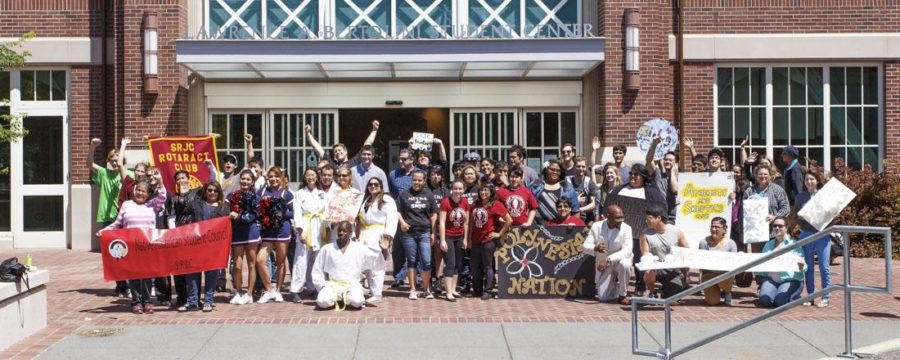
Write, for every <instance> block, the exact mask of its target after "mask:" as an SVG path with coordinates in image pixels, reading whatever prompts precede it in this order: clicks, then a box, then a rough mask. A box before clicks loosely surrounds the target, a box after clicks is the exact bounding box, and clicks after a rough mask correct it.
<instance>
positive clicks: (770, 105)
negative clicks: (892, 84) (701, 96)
mask: <svg viewBox="0 0 900 360" xmlns="http://www.w3.org/2000/svg"><path fill="white" fill-rule="evenodd" d="M779 67H788V68H791V67H794V68H798V67H802V68H809V67H821V68H822V108H823V114H822V117H823V137H824V139H823V144H822V145H821V147H822V148H823V157H822V160H823V164H821V165H822V166H823V167H824V168H825V170H827V171H831V168H832V164H833V162H834V159H832V157H831V150H832V149H833V148H834V147H836V146H840V147H843V148H846V149H849V148H860V149H863V148H866V147H873V146H866V144H865V143H864V141H863V144H860V145H843V144H842V145H832V143H831V110H832V108H833V107H832V104H831V67H844V68H846V67H874V68H876V81H877V87H878V93H877V99H878V100H877V106H878V112H877V113H878V133H879V134H878V144H877V149H878V151H877V153H878V168H877V169H874V170H876V171H882V170H883V169H884V154H885V134H884V127H885V120H884V66H883V64H881V63H877V62H798V63H792V62H722V63H715V64H713V74H712V76H713V81H712V105H713V109H712V115H713V144H715V146H720V144H719V108H720V105H719V74H718V73H719V69H720V68H763V69H764V72H765V87H766V89H765V109H766V111H765V114H766V119H765V123H766V133H765V136H766V144H765V149H766V151H765V153H766V155H767V156H768V157H769V158H773V157H774V155H775V153H776V152H775V149H776V148H777V147H778V146H776V145H774V136H773V134H774V133H773V131H774V126H773V125H774V108H775V107H776V106H775V105H774V85H773V79H772V69H773V68H779ZM847 105H848V104H846V102H845V104H843V105H835V107H844V108H846V107H847ZM781 106H782V105H779V106H778V107H781ZM860 106H861V107H865V104H860ZM730 107H733V105H731V106H730ZM804 107H806V108H808V107H809V104H806V105H804ZM807 126H808V125H807ZM736 144H740V141H736ZM722 146H727V145H722ZM735 146H739V145H735ZM779 146H781V145H779ZM804 147H805V146H804ZM814 147H818V145H815V146H814ZM737 149H738V150H739V148H737ZM846 161H847V160H846V159H845V163H846ZM860 162H861V166H865V164H866V162H865V161H864V160H863V159H861V161H860Z"/></svg>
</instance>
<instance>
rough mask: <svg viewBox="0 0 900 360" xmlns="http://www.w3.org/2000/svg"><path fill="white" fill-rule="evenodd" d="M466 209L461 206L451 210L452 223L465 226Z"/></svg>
mask: <svg viewBox="0 0 900 360" xmlns="http://www.w3.org/2000/svg"><path fill="white" fill-rule="evenodd" d="M465 213H466V212H465V211H463V209H461V208H454V209H453V210H451V211H450V224H451V225H453V226H463V220H464V219H465Z"/></svg>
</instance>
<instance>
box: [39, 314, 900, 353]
mask: <svg viewBox="0 0 900 360" xmlns="http://www.w3.org/2000/svg"><path fill="white" fill-rule="evenodd" d="M630 326H631V325H630V324H629V323H477V324H434V323H432V324H348V325H246V324H242V325H144V326H111V327H106V328H96V327H87V326H86V327H82V328H79V329H78V330H77V331H75V332H74V333H72V334H69V335H68V336H66V337H65V338H64V339H63V340H62V341H60V342H58V343H56V344H55V345H53V346H52V347H50V348H49V349H47V351H46V352H44V353H43V354H41V355H40V357H39V358H40V359H63V360H70V359H72V358H73V356H74V357H76V358H81V359H235V358H245V359H253V358H290V359H406V358H413V357H414V358H423V359H425V358H427V359H622V358H646V359H649V357H636V356H633V355H632V354H631V334H630ZM673 326H674V328H673V337H672V339H673V342H674V345H675V346H676V347H678V346H683V345H686V344H687V343H688V342H689V341H693V340H696V339H698V338H699V337H700V336H703V335H706V334H711V333H712V332H713V331H717V330H721V329H725V328H727V327H728V326H731V324H729V323H703V322H695V323H681V324H675V325H673ZM94 329H98V330H101V331H100V332H103V331H107V332H112V333H115V334H113V335H110V336H94V335H96V333H94V332H91V330H94ZM639 331H640V341H641V346H642V348H644V349H656V348H659V347H660V343H661V342H662V339H663V332H662V324H661V323H647V324H644V325H643V326H642V327H641V328H640V329H639ZM898 338H900V324H898V322H896V321H884V322H871V321H870V322H856V323H855V324H854V344H855V345H856V348H862V347H865V346H867V345H871V344H875V343H882V342H885V341H889V340H894V339H898ZM843 339H844V334H843V323H842V322H837V321H823V322H777V321H767V322H763V323H759V324H756V325H754V326H751V327H750V328H747V329H744V330H742V331H739V332H737V333H735V334H732V335H731V336H729V337H726V338H723V339H719V340H717V341H714V342H713V343H711V344H707V345H706V346H704V347H701V348H699V349H696V350H694V351H692V352H689V353H687V354H686V355H685V356H683V357H680V359H704V360H708V359H818V358H822V357H827V356H834V355H837V354H840V353H841V352H843V346H844V345H843Z"/></svg>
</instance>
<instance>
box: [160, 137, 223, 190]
mask: <svg viewBox="0 0 900 360" xmlns="http://www.w3.org/2000/svg"><path fill="white" fill-rule="evenodd" d="M147 144H148V145H149V147H150V162H151V163H153V165H154V166H156V167H157V168H158V169H159V174H160V176H162V180H163V184H165V185H166V191H168V192H170V193H174V192H175V172H176V171H178V170H184V171H187V172H188V174H189V176H190V178H189V180H188V186H189V187H190V188H191V189H196V188H198V187H200V186H202V185H203V184H204V183H206V182H207V181H209V180H210V179H214V178H215V175H214V174H210V173H209V169H207V167H206V165H205V164H204V163H203V161H205V160H206V159H210V160H212V161H213V163H214V164H216V169H218V168H219V163H218V158H217V157H216V139H215V138H214V137H212V136H209V135H202V136H163V137H155V138H153V137H152V138H150V139H149V140H147Z"/></svg>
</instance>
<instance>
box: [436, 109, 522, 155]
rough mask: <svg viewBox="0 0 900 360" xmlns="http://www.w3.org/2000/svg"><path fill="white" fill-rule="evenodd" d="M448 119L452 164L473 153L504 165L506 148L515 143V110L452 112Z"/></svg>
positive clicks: (516, 130) (466, 110)
mask: <svg viewBox="0 0 900 360" xmlns="http://www.w3.org/2000/svg"><path fill="white" fill-rule="evenodd" d="M450 118H451V119H452V121H451V123H450V139H451V141H450V163H451V164H452V163H453V162H455V161H457V160H460V159H462V158H463V156H464V155H465V154H466V153H468V152H473V151H474V152H476V153H478V154H479V155H481V157H482V158H485V157H488V158H491V159H494V160H501V161H505V160H506V155H507V153H508V152H509V147H510V146H512V145H514V144H516V143H517V142H518V139H517V138H516V135H517V134H518V129H519V125H518V111H517V110H516V109H485V110H481V109H452V110H450Z"/></svg>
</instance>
